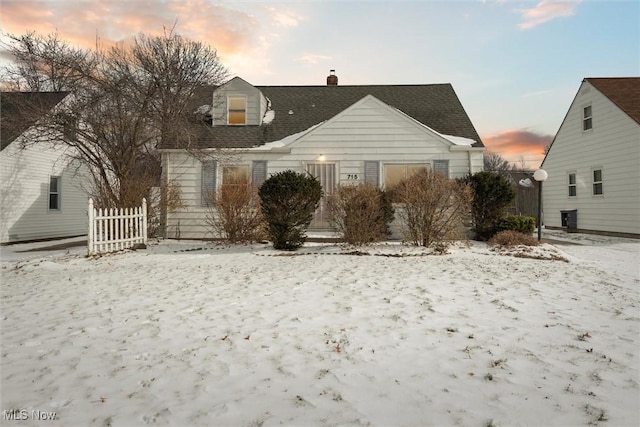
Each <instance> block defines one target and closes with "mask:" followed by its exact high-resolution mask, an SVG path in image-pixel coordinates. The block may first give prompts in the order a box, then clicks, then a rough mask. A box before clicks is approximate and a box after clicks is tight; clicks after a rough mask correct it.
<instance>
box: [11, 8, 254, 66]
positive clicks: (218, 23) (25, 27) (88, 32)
mask: <svg viewBox="0 0 640 427" xmlns="http://www.w3.org/2000/svg"><path fill="white" fill-rule="evenodd" d="M176 23H177V25H176ZM174 25H176V31H177V32H178V33H180V34H182V35H184V36H187V37H189V38H191V39H194V40H199V41H203V42H206V43H208V44H210V45H211V46H212V47H214V48H216V49H217V50H218V53H219V54H220V56H221V57H224V56H227V55H229V56H231V55H234V54H238V53H241V52H246V51H247V50H248V49H249V48H250V47H251V46H252V45H253V43H252V38H253V36H254V34H257V33H258V32H259V29H258V28H257V27H258V25H257V22H256V21H255V19H254V18H253V17H251V16H250V15H249V14H247V13H244V12H241V11H238V10H233V9H231V8H229V7H226V6H222V5H217V4H212V3H211V2H208V1H205V0H187V1H182V0H166V1H164V2H157V1H149V0H143V1H117V2H116V1H108V0H97V1H92V2H85V1H64V2H63V1H60V2H22V1H11V0H8V1H7V0H3V3H2V18H0V27H1V28H2V31H3V32H5V33H13V34H22V33H24V32H26V31H36V32H38V33H41V34H48V33H51V32H56V31H57V32H58V34H59V35H60V36H61V38H63V39H64V40H67V41H69V42H70V43H72V44H75V45H78V46H80V47H94V46H95V42H96V36H97V37H99V38H100V40H101V41H103V42H104V43H106V44H111V43H113V42H117V41H121V40H125V39H127V38H130V37H131V36H133V35H134V34H137V33H140V32H145V33H147V34H159V33H162V32H163V31H164V29H165V28H167V29H170V28H172V27H173V26H174Z"/></svg>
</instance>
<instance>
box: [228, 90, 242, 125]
mask: <svg viewBox="0 0 640 427" xmlns="http://www.w3.org/2000/svg"><path fill="white" fill-rule="evenodd" d="M227 103H228V104H227V105H228V112H227V122H228V123H229V124H230V125H245V124H247V98H246V97H244V96H230V97H229V98H228V99H227Z"/></svg>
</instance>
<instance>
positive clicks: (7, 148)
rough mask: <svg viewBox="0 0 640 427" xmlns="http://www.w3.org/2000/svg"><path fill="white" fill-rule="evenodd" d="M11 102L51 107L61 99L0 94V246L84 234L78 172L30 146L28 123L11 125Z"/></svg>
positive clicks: (57, 155)
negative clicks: (23, 99) (22, 99)
mask: <svg viewBox="0 0 640 427" xmlns="http://www.w3.org/2000/svg"><path fill="white" fill-rule="evenodd" d="M11 96H26V97H28V98H39V101H38V102H40V101H42V98H43V97H44V98H46V99H45V102H50V103H51V107H53V106H54V105H55V104H57V103H58V102H60V101H61V100H62V98H63V97H64V94H53V93H44V94H40V93H30V94H27V95H20V94H18V95H12V94H6V93H3V94H2V150H1V151H0V179H1V181H0V182H1V183H0V194H1V195H0V219H1V221H0V243H2V244H5V243H14V242H21V241H29V240H41V239H53V238H62V237H71V236H79V235H83V234H86V230H87V214H86V212H87V200H88V199H87V194H86V193H85V192H84V191H83V190H82V189H81V188H80V182H81V180H80V178H79V177H78V176H77V169H78V168H77V167H75V166H74V165H73V164H71V163H70V162H69V160H68V159H67V156H65V153H64V150H61V149H59V148H52V147H51V146H49V145H47V144H37V143H36V144H34V142H37V141H38V137H39V133H38V131H37V127H36V126H34V124H33V123H25V122H24V121H20V123H18V124H17V123H16V122H12V121H11V117H9V116H10V115H11V114H12V113H14V111H13V110H12V108H11V103H10V98H11ZM28 101H31V100H28ZM16 124H17V126H16Z"/></svg>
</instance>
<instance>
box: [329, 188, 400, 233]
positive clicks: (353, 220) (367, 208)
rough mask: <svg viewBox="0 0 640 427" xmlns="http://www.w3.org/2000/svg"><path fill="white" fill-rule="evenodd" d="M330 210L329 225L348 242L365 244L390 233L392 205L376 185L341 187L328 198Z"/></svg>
mask: <svg viewBox="0 0 640 427" xmlns="http://www.w3.org/2000/svg"><path fill="white" fill-rule="evenodd" d="M328 208H329V223H330V224H331V226H332V227H333V228H335V229H336V230H338V232H340V233H341V234H342V236H343V238H344V240H345V241H346V242H347V243H350V244H352V245H366V244H369V243H373V242H378V241H380V240H382V239H383V238H384V237H386V236H387V235H388V234H389V223H390V222H391V221H393V206H392V205H391V201H390V200H389V198H388V197H387V195H386V194H385V193H384V192H383V191H382V190H381V189H380V188H378V187H376V186H375V185H372V184H368V183H366V184H359V185H341V186H339V187H338V189H337V190H336V192H335V193H334V194H332V195H331V196H330V197H329V200H328Z"/></svg>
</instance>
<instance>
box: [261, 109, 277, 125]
mask: <svg viewBox="0 0 640 427" xmlns="http://www.w3.org/2000/svg"><path fill="white" fill-rule="evenodd" d="M275 117H276V112H275V111H273V110H268V111H267V112H266V113H264V118H263V119H262V124H263V125H268V124H270V123H271V122H272V121H273V119H274V118H275Z"/></svg>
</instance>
